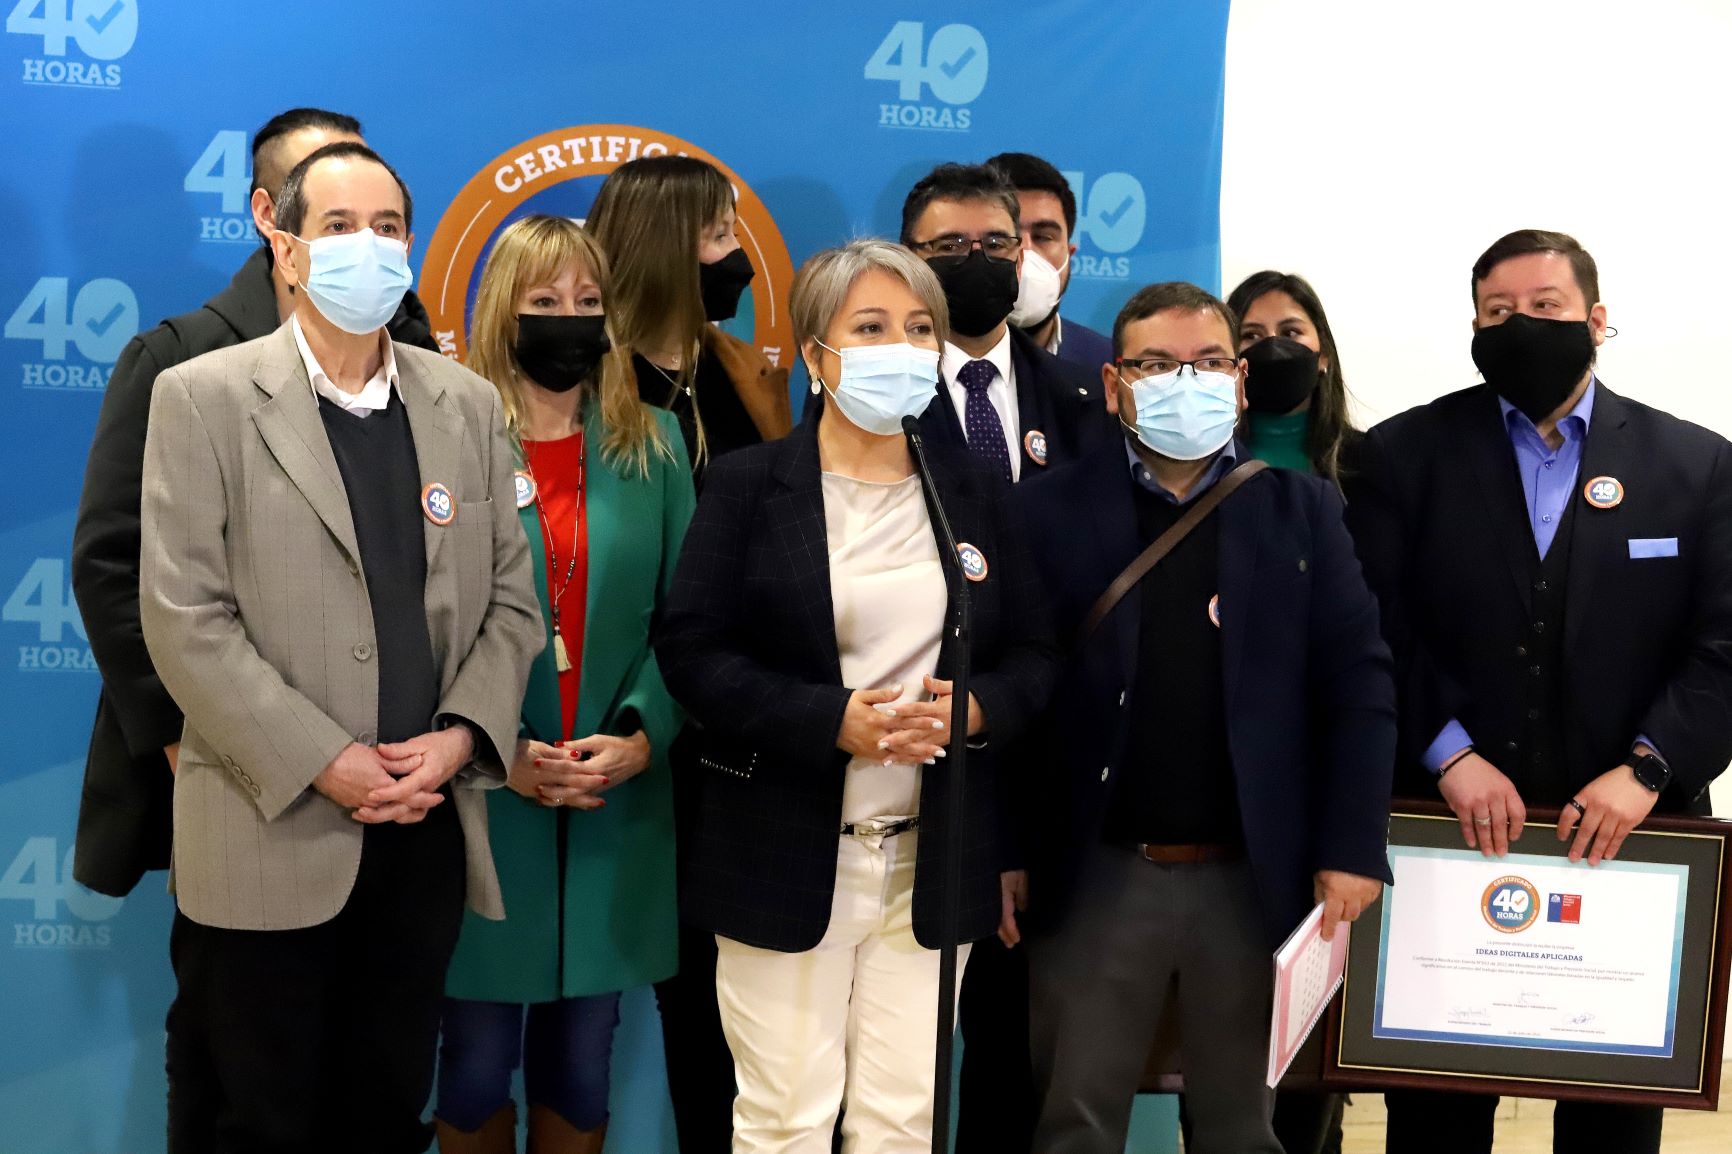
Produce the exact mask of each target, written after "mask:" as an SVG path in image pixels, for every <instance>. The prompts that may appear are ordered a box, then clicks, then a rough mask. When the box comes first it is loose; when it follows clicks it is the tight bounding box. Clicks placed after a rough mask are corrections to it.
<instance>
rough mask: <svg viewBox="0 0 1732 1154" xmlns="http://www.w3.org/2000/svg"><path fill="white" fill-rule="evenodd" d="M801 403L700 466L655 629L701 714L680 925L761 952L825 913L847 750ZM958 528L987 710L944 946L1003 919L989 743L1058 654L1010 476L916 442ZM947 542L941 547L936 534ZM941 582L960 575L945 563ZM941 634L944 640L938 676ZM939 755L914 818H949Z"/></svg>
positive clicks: (818, 498)
mask: <svg viewBox="0 0 1732 1154" xmlns="http://www.w3.org/2000/svg"><path fill="white" fill-rule="evenodd" d="M816 430H817V422H816V420H815V419H814V414H813V412H812V411H809V412H808V416H807V420H805V421H804V422H803V423H802V424H801V426H800V427H799V428H797V429H795V430H794V432H793V433H792V434H790V435H789V436H788V437H786V438H784V439H782V440H780V441H774V442H771V443H769V444H764V445H756V446H753V447H751V448H748V449H742V450H740V451H738V452H735V453H731V454H729V455H728V456H726V457H724V458H722V459H720V460H718V461H717V462H715V463H714V464H713V465H711V466H710V470H709V473H708V474H707V476H706V477H705V481H704V492H703V497H702V499H701V500H700V501H699V502H698V509H697V515H696V516H695V517H694V518H693V519H692V523H691V528H690V529H689V530H688V531H687V534H686V539H685V544H684V546H683V547H682V549H681V551H680V561H679V566H678V568H677V570H676V571H675V574H674V583H673V591H672V593H671V595H670V596H669V597H668V599H667V602H666V604H665V606H664V610H663V616H662V620H661V623H660V625H659V627H658V629H657V633H656V641H655V648H656V656H657V659H658V660H659V661H660V663H661V667H662V675H663V677H664V679H665V680H666V681H667V685H668V688H669V689H670V690H671V691H672V692H673V695H674V697H675V699H676V700H678V701H679V703H680V704H681V705H682V706H684V707H685V709H686V710H687V712H688V713H689V715H690V716H691V718H692V720H693V721H695V722H696V723H697V724H698V725H699V726H701V727H702V733H701V740H700V749H701V753H700V756H699V757H698V758H697V760H696V763H695V765H693V766H692V767H691V768H690V769H689V770H688V772H691V773H693V774H695V775H696V777H697V778H698V780H697V781H695V782H690V783H687V784H688V785H689V786H690V787H691V788H693V789H694V790H696V791H699V792H700V793H701V797H702V801H701V806H700V811H699V817H698V821H697V829H696V831H695V836H694V838H693V841H692V850H691V854H690V857H689V860H688V861H687V863H686V871H687V872H686V875H685V877H684V878H683V884H682V887H681V889H682V902H683V913H684V915H685V917H686V918H687V920H688V921H691V922H692V923H693V924H695V925H698V926H701V927H703V928H705V929H708V930H711V931H712V932H715V933H718V934H722V935H724V936H726V937H729V938H733V939H734V940H736V941H740V942H745V943H747V944H749V945H754V946H760V947H762V948H765V949H773V950H786V951H798V950H807V949H811V948H813V947H814V946H816V945H817V944H818V942H819V940H820V939H821V938H822V937H823V936H824V932H825V930H826V928H827V927H828V926H829V923H830V907H831V900H832V895H833V891H834V887H835V878H836V839H837V836H838V831H839V829H840V826H841V820H842V784H843V773H844V769H845V767H846V765H847V763H848V755H847V754H846V753H844V752H842V751H841V750H839V749H838V748H836V736H837V733H838V732H839V731H840V729H841V725H842V715H843V713H844V711H845V710H846V708H847V705H848V698H849V695H850V693H851V689H850V688H849V687H847V686H844V685H843V684H842V675H841V660H840V658H839V656H838V653H837V646H836V626H835V609H834V607H833V605H832V603H831V599H830V563H829V551H828V547H827V543H826V534H825V522H824V495H823V488H822V484H821V479H820V472H819V467H818V442H817V431H816ZM928 453H929V454H930V457H931V462H932V470H933V474H934V478H935V480H936V483H937V486H938V490H939V492H940V494H941V496H942V498H943V500H944V506H945V510H946V512H947V513H948V514H949V516H950V523H951V527H952V529H953V531H954V532H955V534H956V537H957V539H958V540H959V541H965V542H968V543H971V544H973V545H975V546H976V547H978V548H979V549H980V551H981V552H982V553H983V554H984V555H985V556H986V558H987V560H988V572H987V576H986V579H985V580H983V581H979V582H975V583H974V584H972V585H971V586H970V590H971V592H972V594H973V605H972V610H973V615H972V621H971V624H972V632H973V639H972V654H973V666H972V672H971V676H972V685H971V687H970V688H971V690H972V692H973V694H974V697H975V699H976V700H977V701H979V703H980V706H981V710H982V712H983V713H984V714H985V716H986V719H987V724H988V734H987V740H986V742H985V744H984V745H982V746H980V747H979V748H974V749H971V750H970V751H969V755H968V758H967V761H968V766H967V770H966V773H967V777H966V780H965V782H964V798H965V801H964V810H963V813H962V818H961V825H960V833H961V845H962V855H963V856H962V895H961V897H962V900H961V908H962V918H961V923H960V932H959V934H958V940H959V941H972V940H974V939H976V938H981V937H985V936H986V935H988V934H990V933H991V932H992V931H993V930H994V928H995V927H996V926H997V925H998V918H999V896H998V874H999V870H1000V868H1001V867H1002V866H1003V865H1004V864H1005V854H1006V852H1007V849H1006V847H1005V846H1004V844H1003V841H1002V838H1001V837H1000V831H999V825H1000V823H999V821H998V820H997V818H996V816H995V815H996V813H997V811H998V804H999V803H998V799H997V798H996V797H995V781H996V779H997V776H998V774H997V769H998V750H999V749H1001V748H1003V747H1005V746H1006V745H1007V744H1008V743H1009V742H1013V741H1015V740H1016V737H1017V734H1018V733H1019V732H1020V731H1021V729H1022V728H1023V725H1024V724H1025V723H1026V722H1027V721H1028V720H1029V719H1031V718H1032V717H1033V716H1034V715H1035V714H1036V713H1038V712H1039V711H1040V710H1041V709H1042V708H1044V706H1045V704H1046V700H1047V697H1048V696H1049V694H1050V692H1051V690H1052V685H1053V679H1054V676H1055V672H1056V669H1057V653H1056V650H1055V648H1054V646H1053V643H1052V638H1051V633H1050V630H1049V628H1048V626H1047V624H1046V621H1047V614H1046V609H1045V604H1044V599H1043V597H1042V595H1041V593H1040V588H1039V585H1038V581H1039V578H1038V577H1037V575H1036V573H1035V570H1034V567H1033V565H1032V563H1031V561H1030V558H1029V557H1028V555H1027V549H1026V546H1025V543H1024V540H1023V536H1022V533H1021V531H1020V529H1019V528H1018V527H1017V526H1016V525H1015V524H1014V523H1013V522H1012V520H1011V517H1012V514H1011V512H1010V506H1009V501H1008V496H1009V492H1010V490H1009V486H1008V485H1006V484H1005V483H1004V482H1002V481H1000V480H998V479H996V478H994V477H992V476H990V475H989V474H987V473H986V472H984V471H983V470H979V469H978V468H977V467H976V466H975V465H974V463H973V462H972V461H971V460H970V459H969V458H968V457H967V456H966V453H965V451H958V450H956V449H954V448H951V447H948V446H936V445H929V446H928ZM940 547H941V548H942V544H941V546H940ZM945 574H946V579H947V580H948V581H949V582H951V583H952V585H954V583H955V582H956V581H957V580H959V578H958V577H957V576H956V574H955V572H954V570H953V569H952V568H951V567H950V566H946V567H945ZM953 645H954V643H953V642H951V641H949V640H946V641H945V643H944V645H943V646H942V648H941V649H940V652H939V659H938V675H939V676H940V677H948V676H949V675H950V673H949V670H950V669H951V667H952V666H953V664H954V661H955V652H954V647H953ZM944 769H945V763H944V762H942V761H941V762H939V764H938V765H937V766H936V767H932V766H928V767H927V768H926V772H925V773H924V774H923V775H922V783H921V797H920V813H921V820H922V824H923V826H924V827H925V828H926V829H928V830H931V831H936V830H940V829H942V828H944V822H945V814H946V801H947V799H946V793H945V788H944V787H945V785H946V784H947V781H946V776H945V774H944V772H943V771H944ZM942 863H943V857H942V847H941V845H940V839H939V838H938V837H936V836H925V837H922V838H921V839H920V849H919V856H918V858H917V859H916V863H915V882H914V933H915V937H916V938H917V939H918V940H919V941H920V943H921V944H922V945H924V946H927V947H928V948H933V949H936V948H937V947H938V945H939V944H940V943H939V934H940V931H939V908H940V898H941V894H940V888H941V878H942Z"/></svg>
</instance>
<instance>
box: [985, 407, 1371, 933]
mask: <svg viewBox="0 0 1732 1154" xmlns="http://www.w3.org/2000/svg"><path fill="white" fill-rule="evenodd" d="M1239 459H1240V460H1247V459H1248V454H1247V453H1245V452H1244V451H1243V450H1241V451H1240V453H1239ZM1135 483H1136V482H1135V481H1134V480H1133V479H1132V477H1131V475H1130V465H1129V463H1128V461H1127V459H1126V456H1125V449H1124V445H1123V443H1122V441H1114V442H1113V443H1110V444H1107V445H1104V446H1102V447H1101V448H1100V449H1099V450H1098V451H1096V452H1094V453H1092V454H1090V455H1089V456H1088V457H1087V458H1085V459H1084V460H1082V461H1080V462H1078V463H1076V464H1074V465H1071V466H1068V467H1065V468H1062V469H1057V470H1054V471H1053V472H1051V473H1049V474H1047V475H1044V476H1040V477H1036V478H1034V479H1033V480H1031V481H1029V482H1026V483H1024V484H1022V485H1019V486H1017V488H1016V500H1017V504H1018V505H1019V506H1020V507H1021V509H1022V511H1023V513H1024V517H1025V521H1026V524H1027V528H1028V535H1029V542H1030V548H1031V551H1032V553H1033V555H1034V558H1035V561H1036V564H1037V567H1038V568H1039V569H1040V571H1041V574H1042V576H1043V578H1044V580H1045V584H1046V589H1047V594H1048V598H1049V600H1050V602H1051V604H1052V610H1053V621H1054V626H1055V628H1056V629H1057V631H1058V636H1059V637H1060V638H1061V639H1064V638H1074V637H1075V634H1076V630H1077V629H1078V628H1079V627H1080V626H1081V623H1082V620H1083V618H1084V616H1085V615H1086V614H1087V613H1088V610H1089V608H1090V607H1091V606H1092V605H1093V604H1094V602H1095V600H1096V598H1098V597H1099V596H1100V594H1101V593H1102V591H1103V590H1105V589H1106V587H1107V586H1108V585H1109V584H1110V583H1111V582H1112V580H1113V578H1115V577H1117V576H1118V574H1119V573H1120V572H1121V571H1122V570H1123V569H1124V568H1125V566H1127V565H1128V564H1130V562H1131V560H1132V559H1133V558H1135V557H1136V556H1137V554H1138V553H1140V552H1141V551H1142V549H1143V544H1144V543H1143V542H1141V541H1140V540H1139V537H1138V533H1137V518H1136V508H1135V504H1134V496H1133V492H1132V488H1131V487H1132V486H1133V485H1134V484H1135ZM1213 516H1215V517H1217V518H1219V538H1220V556H1219V582H1220V617H1221V644H1222V676H1223V679H1224V682H1225V684H1224V686H1223V689H1224V692H1225V701H1226V710H1227V743H1228V748H1229V751H1230V753H1231V756H1232V763H1233V774H1234V779H1235V782H1236V785H1237V790H1238V799H1239V808H1240V813H1241V819H1242V821H1243V823H1244V833H1245V841H1246V846H1247V849H1248V853H1249V857H1250V862H1251V866H1252V871H1253V873H1254V875H1255V877H1256V881H1257V888H1258V892H1259V895H1260V897H1261V899H1262V904H1263V910H1264V914H1265V918H1266V923H1267V928H1268V932H1269V936H1270V940H1271V943H1272V944H1273V943H1275V942H1278V941H1279V940H1280V939H1282V938H1283V937H1285V936H1286V934H1287V933H1288V932H1289V931H1291V929H1292V928H1293V926H1294V925H1296V924H1297V923H1298V922H1299V920H1300V919H1301V918H1303V917H1304V916H1305V914H1306V913H1307V912H1308V911H1309V910H1310V908H1311V906H1312V905H1313V904H1315V903H1314V901H1313V899H1312V874H1313V873H1314V872H1315V871H1317V870H1320V869H1335V870H1345V871H1347V872H1350V873H1355V874H1361V875H1364V876H1367V877H1376V878H1382V879H1383V880H1385V881H1389V880H1391V879H1390V874H1389V864H1388V855H1387V852H1386V841H1387V835H1388V825H1389V795H1390V775H1391V771H1392V768H1393V764H1394V758H1395V684H1394V678H1393V673H1392V662H1391V660H1390V655H1389V648H1388V646H1386V645H1385V644H1384V642H1383V638H1382V636H1381V635H1380V633H1379V628H1378V613H1377V603H1376V601H1375V600H1374V599H1373V597H1372V596H1371V593H1370V591H1369V590H1368V589H1367V588H1366V584H1365V579H1364V577H1363V575H1362V574H1361V573H1360V569H1359V561H1358V559H1357V558H1356V557H1355V555H1354V551H1353V542H1352V540H1351V539H1350V538H1349V537H1348V534H1347V529H1346V527H1345V526H1344V525H1343V524H1342V509H1341V498H1340V495H1339V494H1338V493H1337V491H1336V489H1335V487H1334V486H1333V485H1330V484H1327V483H1325V482H1323V481H1321V480H1319V479H1317V478H1316V477H1310V476H1306V475H1304V474H1301V473H1293V472H1289V471H1287V470H1285V469H1269V470H1267V471H1265V472H1263V473H1260V474H1258V475H1257V476H1255V477H1253V478H1251V480H1249V481H1248V482H1246V483H1245V485H1244V486H1243V487H1242V488H1240V490H1239V491H1238V492H1236V493H1234V494H1233V495H1232V496H1231V497H1229V498H1228V499H1227V500H1226V501H1224V502H1222V504H1221V506H1220V508H1219V509H1217V510H1216V511H1215V513H1214V514H1213ZM1202 611H1203V609H1202V607H1201V606H1199V607H1198V612H1202ZM1141 612H1142V601H1141V591H1140V589H1132V590H1131V592H1130V593H1128V594H1127V595H1126V596H1125V598H1124V599H1123V600H1122V601H1120V602H1119V604H1118V606H1117V607H1116V608H1115V609H1114V610H1113V612H1112V614H1111V615H1109V616H1108V618H1107V619H1106V621H1104V622H1103V623H1102V624H1101V626H1100V628H1098V629H1097V630H1095V632H1094V634H1093V635H1092V636H1090V637H1089V638H1088V639H1087V641H1086V642H1085V643H1084V644H1083V646H1082V648H1081V650H1080V651H1075V652H1073V655H1072V657H1071V659H1070V661H1069V662H1068V664H1067V665H1066V666H1065V668H1064V670H1063V671H1062V672H1061V674H1060V676H1059V683H1058V690H1057V692H1056V694H1055V695H1054V699H1053V704H1052V707H1051V709H1050V711H1049V714H1048V719H1047V720H1046V721H1045V722H1043V723H1042V724H1041V725H1040V726H1038V727H1037V729H1036V739H1035V740H1034V741H1033V742H1030V743H1027V745H1028V750H1029V754H1030V756H1029V758H1028V759H1027V760H1026V761H1024V762H1023V764H1022V766H1021V767H1020V768H1021V770H1022V774H1021V776H1022V777H1023V779H1024V784H1023V787H1022V789H1021V790H1020V791H1019V793H1020V795H1021V796H1022V797H1023V798H1024V799H1025V800H1026V803H1027V806H1028V811H1027V812H1026V813H1025V816H1024V820H1023V823H1022V828H1023V834H1022V837H1023V842H1024V845H1023V849H1024V851H1025V857H1026V859H1027V862H1028V865H1029V870H1030V877H1029V885H1030V906H1029V917H1030V920H1031V925H1033V926H1034V927H1036V928H1040V927H1043V926H1044V927H1050V926H1052V925H1056V924H1057V922H1058V921H1059V920H1060V919H1062V917H1063V913H1064V910H1065V907H1066V905H1067V904H1068V901H1069V898H1070V895H1071V892H1072V890H1073V889H1074V886H1075V883H1076V875H1077V868H1078V866H1079V864H1080V862H1081V860H1082V857H1083V855H1084V853H1085V852H1086V850H1087V849H1088V848H1089V847H1090V846H1091V845H1094V844H1097V843H1098V842H1099V841H1100V839H1101V837H1102V824H1103V821H1104V818H1105V816H1106V813H1107V807H1108V805H1109V804H1110V803H1111V798H1112V795H1113V784H1114V781H1115V780H1116V778H1117V775H1119V774H1121V773H1153V772H1162V771H1163V767H1160V766H1152V765H1140V764H1131V763H1129V760H1128V757H1127V750H1126V740H1127V736H1128V733H1129V729H1130V725H1129V714H1128V712H1127V710H1128V707H1129V704H1130V703H1131V701H1132V700H1133V698H1134V693H1133V692H1132V690H1133V686H1134V683H1135V679H1136V676H1137V664H1138V659H1139V647H1140V646H1139V642H1140V636H1139V635H1140V621H1141ZM1174 769H1175V770H1176V769H1177V767H1174Z"/></svg>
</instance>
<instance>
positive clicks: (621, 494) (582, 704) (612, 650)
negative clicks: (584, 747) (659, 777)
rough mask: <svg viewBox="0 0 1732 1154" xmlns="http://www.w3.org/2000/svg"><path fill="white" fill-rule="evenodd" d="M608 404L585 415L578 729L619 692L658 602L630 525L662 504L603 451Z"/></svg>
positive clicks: (586, 727) (652, 521)
mask: <svg viewBox="0 0 1732 1154" xmlns="http://www.w3.org/2000/svg"><path fill="white" fill-rule="evenodd" d="M603 431H604V430H603V427H602V421H601V409H600V407H599V406H598V405H595V404H594V403H591V404H589V405H588V406H587V407H586V410H585V413H584V419H583V455H584V461H585V462H586V464H585V466H584V494H583V503H584V516H585V518H586V519H587V522H588V524H587V529H588V533H589V554H588V562H587V563H588V570H587V572H588V588H587V589H586V590H585V592H584V617H583V664H582V665H581V666H580V667H579V668H580V669H581V670H582V680H581V681H580V682H579V683H578V701H577V728H578V736H583V735H585V734H589V733H594V732H595V731H596V730H597V729H599V728H600V726H601V722H602V718H603V717H604V716H605V715H606V713H607V710H608V707H609V706H611V705H612V704H613V702H614V698H615V697H616V696H617V694H618V693H619V687H620V684H621V683H622V682H623V681H624V680H625V677H626V674H627V673H628V672H629V671H630V658H631V657H632V656H634V655H635V654H636V652H637V649H638V647H637V645H635V644H632V642H631V640H630V638H629V636H627V634H629V633H630V631H632V630H635V629H637V628H639V623H640V622H642V621H643V620H644V618H645V616H646V615H647V614H648V613H649V611H650V610H651V609H652V608H653V607H654V596H655V591H656V573H655V571H654V570H653V569H652V570H650V571H649V572H647V573H646V572H633V571H631V566H630V564H629V563H630V561H631V559H632V557H633V554H634V551H633V550H632V549H631V548H629V547H628V545H627V542H626V540H625V537H624V534H625V531H626V526H628V525H637V526H640V527H647V526H651V525H656V524H659V521H660V515H659V512H658V511H656V510H653V509H648V508H641V507H640V506H641V505H642V504H643V502H644V496H645V492H646V486H644V485H635V484H630V483H628V482H627V481H626V479H625V478H623V477H621V476H620V475H619V473H618V472H616V471H615V470H614V468H613V466H612V465H610V464H609V463H608V461H607V459H606V457H605V456H604V455H603V453H602V445H601V439H602V433H603Z"/></svg>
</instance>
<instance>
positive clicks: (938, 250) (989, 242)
mask: <svg viewBox="0 0 1732 1154" xmlns="http://www.w3.org/2000/svg"><path fill="white" fill-rule="evenodd" d="M976 245H978V246H980V251H981V252H983V253H985V254H986V255H987V256H989V257H992V258H993V259H995V260H1015V259H1016V254H1017V253H1018V252H1020V251H1021V250H1022V238H1021V237H1020V236H1016V235H1014V234H1013V233H1008V232H989V233H987V234H986V235H985V236H983V237H981V238H980V239H979V240H976V239H974V238H973V237H967V236H963V235H962V234H961V233H955V232H953V233H947V234H946V235H944V236H939V237H934V238H933V239H931V240H917V241H914V242H913V243H911V244H910V245H909V246H908V247H909V248H911V249H914V250H915V251H916V252H924V253H930V254H931V255H933V256H967V255H968V253H969V250H970V249H973V248H974V247H975V246H976Z"/></svg>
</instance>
